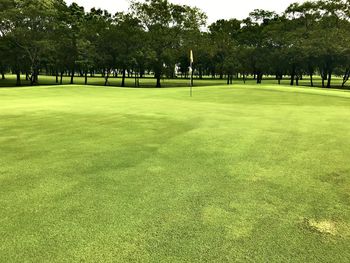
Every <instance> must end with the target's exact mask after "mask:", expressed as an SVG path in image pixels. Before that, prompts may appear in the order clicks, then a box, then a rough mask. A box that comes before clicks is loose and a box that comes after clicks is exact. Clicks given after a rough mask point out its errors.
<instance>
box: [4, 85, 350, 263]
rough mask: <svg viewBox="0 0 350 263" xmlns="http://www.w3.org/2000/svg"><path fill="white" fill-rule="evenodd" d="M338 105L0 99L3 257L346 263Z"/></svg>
mask: <svg viewBox="0 0 350 263" xmlns="http://www.w3.org/2000/svg"><path fill="white" fill-rule="evenodd" d="M330 93H331V94H330ZM324 94H330V95H331V96H324ZM348 97H349V96H348V93H346V92H340V91H339V92H338V91H327V92H324V91H322V90H318V89H311V90H308V89H290V88H288V87H281V88H279V87H276V86H272V85H263V86H262V87H261V88H259V89H257V88H256V86H245V87H243V86H241V85H236V86H233V87H230V88H229V87H226V86H221V87H203V88H196V89H195V96H194V97H193V98H189V93H188V90H187V89H184V88H178V89H177V88H175V89H166V90H158V89H118V88H103V87H83V86H67V87H47V88H46V87H44V88H41V87H40V88H35V87H34V88H26V89H3V90H0V131H1V133H0V152H1V155H0V184H1V188H0V210H1V214H2V217H1V219H0V236H1V237H2V242H1V243H0V260H1V261H4V262H23V261H28V262H45V261H46V262H72V261H88V262H98V261H104V262H113V261H114V262H127V261H139V262H155V261H156V262H213V261H217V262H232V261H239V262H242V261H245V262H267V261H268V262H281V261H285V262H334V261H336V262H347V260H348V258H349V257H350V250H349V243H350V212H349V211H350V209H349V203H350V202H349V201H350V195H349V190H350V179H349V174H350V164H349V162H348V160H349V156H350V147H349V144H350V137H349V136H348V134H350V123H349V121H348V120H349V117H350V111H349V110H350V104H349V98H348Z"/></svg>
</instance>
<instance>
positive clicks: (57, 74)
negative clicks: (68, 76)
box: [56, 71, 58, 84]
mask: <svg viewBox="0 0 350 263" xmlns="http://www.w3.org/2000/svg"><path fill="white" fill-rule="evenodd" d="M56 84H58V71H56Z"/></svg>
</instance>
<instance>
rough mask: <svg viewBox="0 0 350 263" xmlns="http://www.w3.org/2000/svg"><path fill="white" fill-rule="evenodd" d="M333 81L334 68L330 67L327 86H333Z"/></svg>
mask: <svg viewBox="0 0 350 263" xmlns="http://www.w3.org/2000/svg"><path fill="white" fill-rule="evenodd" d="M331 81H332V70H331V69H330V70H329V71H328V81H327V88H331Z"/></svg>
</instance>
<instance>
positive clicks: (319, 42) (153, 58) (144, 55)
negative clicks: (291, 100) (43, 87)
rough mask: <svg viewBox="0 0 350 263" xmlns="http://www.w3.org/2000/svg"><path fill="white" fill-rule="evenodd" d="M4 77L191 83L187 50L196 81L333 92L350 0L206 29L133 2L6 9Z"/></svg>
mask: <svg viewBox="0 0 350 263" xmlns="http://www.w3.org/2000/svg"><path fill="white" fill-rule="evenodd" d="M0 17H1V20H0V73H1V74H3V73H7V72H9V71H11V72H12V73H14V74H16V75H17V76H18V82H17V84H18V85H20V84H21V78H20V76H21V74H25V75H26V78H27V79H30V81H31V84H32V85H33V84H37V83H38V75H39V74H46V75H54V76H56V82H59V83H61V82H62V81H61V79H62V78H63V75H65V74H68V75H69V76H70V78H71V81H70V82H71V83H72V84H73V83H74V77H75V76H84V77H85V84H87V83H88V77H90V76H91V77H93V76H94V75H95V74H102V75H103V76H104V77H105V85H108V84H109V83H110V78H111V77H118V76H119V75H121V76H122V81H121V86H124V85H125V78H126V77H135V85H138V84H137V83H138V78H140V77H143V76H144V75H145V74H146V73H148V74H153V75H154V77H155V78H156V79H157V87H160V86H161V79H162V78H163V77H168V78H175V77H176V72H175V68H177V70H178V74H181V76H183V77H189V76H188V66H189V56H188V54H189V50H193V52H194V56H195V62H194V65H193V67H194V69H195V70H194V71H193V74H195V75H198V76H199V78H202V77H203V76H204V75H207V76H208V75H211V76H212V77H213V78H216V77H217V76H218V77H219V78H220V79H223V78H224V77H226V78H227V83H228V84H231V83H232V80H233V78H234V77H237V76H241V77H243V79H246V77H247V75H251V76H253V77H254V79H255V80H256V82H257V83H258V84H260V83H261V82H262V81H263V76H272V75H274V76H276V80H277V81H278V83H280V82H281V80H282V79H283V78H286V77H285V76H288V78H289V79H290V84H291V85H299V83H300V81H301V80H302V79H303V78H304V77H305V76H306V75H308V76H309V77H310V85H311V86H313V85H314V81H313V76H314V75H321V76H322V85H323V87H331V84H332V78H334V76H341V75H342V76H343V86H344V85H345V84H346V82H347V81H348V79H349V78H350V55H349V54H350V46H349V45H348V43H349V42H350V33H349V32H350V11H349V2H348V1H347V0H327V1H324V0H322V1H321V0H319V1H307V2H304V3H302V4H299V3H295V4H292V5H290V6H289V7H288V8H287V9H286V11H285V13H283V14H276V13H275V12H271V11H267V10H254V11H253V12H251V13H250V15H249V17H248V18H246V19H244V20H242V21H239V20H236V19H230V20H218V21H216V22H215V23H213V24H211V25H209V26H208V30H206V29H205V21H206V15H205V14H204V13H203V12H202V11H200V10H199V9H197V8H193V7H189V6H186V5H178V4H172V3H171V2H169V1H168V0H147V1H143V2H137V1H132V2H131V8H130V12H129V13H117V14H109V13H108V12H107V11H104V10H101V9H94V8H93V9H92V10H90V11H89V12H86V10H84V8H83V7H80V6H79V5H77V4H75V3H73V4H72V5H70V6H67V5H66V3H65V2H64V1H63V0H45V1H42V0H40V1H39V0H16V1H15V0H1V1H0Z"/></svg>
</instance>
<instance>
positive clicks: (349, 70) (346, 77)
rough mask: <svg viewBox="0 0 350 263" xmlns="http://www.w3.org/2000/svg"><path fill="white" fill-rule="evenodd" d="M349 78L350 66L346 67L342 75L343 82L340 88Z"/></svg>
mask: <svg viewBox="0 0 350 263" xmlns="http://www.w3.org/2000/svg"><path fill="white" fill-rule="evenodd" d="M349 78H350V68H348V69H346V71H345V74H344V77H343V83H342V85H341V86H342V88H344V87H345V83H346V82H347V81H348V80H349Z"/></svg>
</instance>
